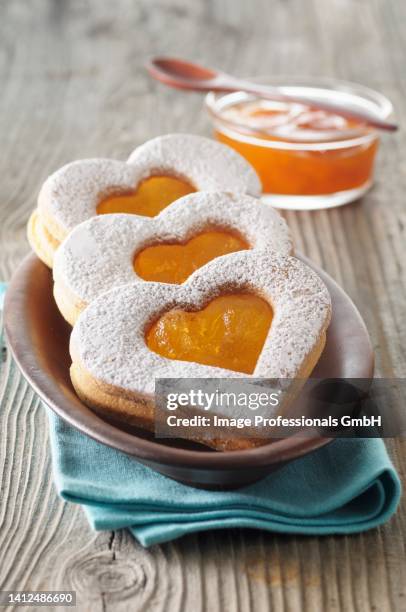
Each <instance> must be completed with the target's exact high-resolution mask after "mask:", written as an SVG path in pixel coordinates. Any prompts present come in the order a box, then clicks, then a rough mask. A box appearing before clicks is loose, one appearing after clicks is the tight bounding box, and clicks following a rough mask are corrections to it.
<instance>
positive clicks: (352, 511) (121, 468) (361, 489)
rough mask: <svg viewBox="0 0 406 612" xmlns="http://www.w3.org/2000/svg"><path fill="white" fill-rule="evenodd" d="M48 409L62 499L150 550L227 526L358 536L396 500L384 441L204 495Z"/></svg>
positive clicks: (346, 445)
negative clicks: (125, 532) (125, 529)
mask: <svg viewBox="0 0 406 612" xmlns="http://www.w3.org/2000/svg"><path fill="white" fill-rule="evenodd" d="M46 410H47V413H48V418H49V427H50V441H51V450H52V459H53V471H54V479H55V483H56V487H57V489H58V492H59V494H60V495H61V496H62V497H63V498H64V499H66V500H68V501H71V502H75V503H79V504H81V505H83V507H84V509H85V512H86V514H87V517H88V519H89V522H90V524H91V525H92V527H93V528H94V529H98V530H99V529H100V530H102V529H109V530H110V529H118V528H123V527H128V528H129V529H130V530H131V531H132V533H133V534H134V536H135V537H136V538H137V539H138V540H139V541H140V542H141V544H143V545H144V546H149V545H152V544H155V543H159V542H165V541H168V540H173V539H175V538H178V537H180V536H182V535H184V534H186V533H192V532H196V531H203V530H208V529H220V528H226V527H252V528H256V529H266V530H269V531H275V532H280V533H299V534H308V535H322V534H333V533H355V532H359V531H364V530H366V529H371V528H372V527H376V526H377V525H380V524H382V523H384V522H385V521H387V520H388V519H389V517H390V516H391V515H392V514H393V513H394V512H395V510H396V507H397V504H398V502H399V499H400V494H401V486H400V482H399V478H398V475H397V473H396V471H395V469H394V467H393V465H392V463H391V461H390V459H389V457H388V455H387V452H386V448H385V445H384V443H383V442H382V440H379V439H372V438H369V439H345V440H344V439H343V440H335V441H334V442H332V443H331V444H329V445H327V446H326V447H324V448H322V449H319V450H318V451H315V452H313V453H311V454H309V455H307V456H306V457H303V458H301V459H299V460H297V461H294V462H292V463H289V464H288V465H286V466H284V467H283V468H281V469H280V470H279V471H277V472H275V473H273V474H270V475H269V476H268V477H267V478H265V479H263V480H261V481H260V482H257V483H255V484H253V485H250V486H247V487H244V488H243V489H239V490H236V491H224V492H220V491H205V490H201V489H194V488H192V487H188V486H186V485H182V484H180V483H178V482H175V481H173V480H170V479H169V478H166V477H165V476H162V475H160V474H158V473H156V472H154V471H153V470H151V469H149V468H147V467H145V466H143V465H141V464H140V463H138V462H137V461H136V460H135V459H134V458H132V457H129V456H127V455H125V454H123V453H121V452H119V451H116V450H114V449H111V448H109V447H107V446H104V445H103V444H100V443H99V442H96V441H94V440H92V439H91V438H89V437H87V436H85V435H84V434H82V433H80V432H79V431H77V430H75V429H74V428H73V427H71V426H70V425H68V424H67V423H65V422H64V421H63V420H62V419H60V418H59V417H57V416H56V415H55V414H54V413H52V412H51V411H50V410H49V409H48V408H47V409H46Z"/></svg>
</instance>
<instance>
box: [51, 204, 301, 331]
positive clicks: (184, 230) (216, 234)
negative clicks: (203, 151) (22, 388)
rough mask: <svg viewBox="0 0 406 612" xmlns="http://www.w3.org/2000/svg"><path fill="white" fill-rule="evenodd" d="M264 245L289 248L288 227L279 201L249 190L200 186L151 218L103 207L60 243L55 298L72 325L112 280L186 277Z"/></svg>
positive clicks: (115, 283) (285, 250)
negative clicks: (267, 201) (221, 259)
mask: <svg viewBox="0 0 406 612" xmlns="http://www.w3.org/2000/svg"><path fill="white" fill-rule="evenodd" d="M159 246H160V247H161V248H157V247H159ZM265 248H269V249H273V250H275V251H278V252H280V253H282V254H283V255H288V254H290V253H291V251H292V241H291V237H290V232H289V228H288V226H287V224H286V222H285V221H284V219H283V218H282V217H281V216H280V215H279V214H278V213H277V212H276V211H275V210H274V209H273V208H271V207H270V206H268V205H267V204H264V203H262V202H260V201H258V200H257V199H255V198H252V197H250V196H247V195H234V194H230V193H226V192H198V193H194V194H191V195H188V196H185V197H184V198H181V199H180V200H177V201H176V202H174V203H173V204H171V205H170V206H168V207H167V208H166V209H165V210H164V211H163V212H162V213H161V214H160V215H159V216H158V217H155V218H153V219H150V218H147V217H138V216H135V215H101V216H98V217H93V218H92V219H89V220H88V221H85V222H84V223H82V224H80V225H79V226H77V227H76V228H75V229H74V230H73V231H72V232H71V233H70V234H69V236H68V237H67V238H66V240H65V241H64V242H63V243H62V244H61V246H60V248H59V249H58V251H57V253H56V256H55V261H54V272H53V273H54V281H55V286H54V295H55V300H56V302H57V304H58V307H59V309H60V311H61V313H62V315H63V316H64V317H65V319H66V320H67V321H68V322H69V323H71V325H73V324H74V323H75V321H76V319H77V317H78V316H79V314H80V312H81V311H82V310H84V308H85V307H86V306H87V305H88V304H89V303H90V302H92V301H93V300H94V299H95V298H96V297H98V296H99V295H100V294H101V293H103V292H105V291H108V290H109V289H111V288H112V287H117V286H120V285H123V284H126V283H131V282H133V281H136V280H142V279H144V280H158V281H165V282H182V281H184V280H185V278H186V277H187V276H189V275H190V274H191V273H192V272H193V271H194V270H195V269H197V268H198V267H200V266H201V265H203V264H205V263H207V262H208V261H210V260H211V259H213V258H215V257H217V256H219V255H224V254H227V253H230V252H233V251H238V250H242V249H255V250H257V249H265ZM178 279H179V280H178Z"/></svg>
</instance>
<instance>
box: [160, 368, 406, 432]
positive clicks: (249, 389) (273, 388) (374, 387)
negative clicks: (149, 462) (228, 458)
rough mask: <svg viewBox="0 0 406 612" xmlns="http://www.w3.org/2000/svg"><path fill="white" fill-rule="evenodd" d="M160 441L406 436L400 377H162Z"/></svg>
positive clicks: (403, 389)
mask: <svg viewBox="0 0 406 612" xmlns="http://www.w3.org/2000/svg"><path fill="white" fill-rule="evenodd" d="M155 394H156V411H155V412H156V415H155V435H156V437H161V438H162V437H163V438H165V437H171V438H172V437H182V438H190V439H196V438H200V439H202V440H208V439H228V438H230V437H231V436H232V437H233V438H261V439H266V438H270V439H271V438H284V437H289V436H292V435H296V436H298V435H300V436H306V437H307V436H320V435H325V436H327V437H394V436H400V435H403V434H404V432H405V431H406V416H405V411H404V408H403V406H405V395H406V381H405V380H400V379H375V380H373V381H370V380H367V379H325V380H320V379H308V380H306V381H302V380H288V379H283V380H282V379H280V380H266V379H248V378H241V379H219V378H216V379H210V378H205V379H186V378H183V379H158V380H156V384H155Z"/></svg>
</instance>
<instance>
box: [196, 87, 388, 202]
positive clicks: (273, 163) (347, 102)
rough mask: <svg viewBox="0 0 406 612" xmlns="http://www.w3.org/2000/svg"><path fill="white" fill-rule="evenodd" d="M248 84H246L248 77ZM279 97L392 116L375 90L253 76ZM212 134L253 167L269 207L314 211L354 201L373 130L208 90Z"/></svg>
mask: <svg viewBox="0 0 406 612" xmlns="http://www.w3.org/2000/svg"><path fill="white" fill-rule="evenodd" d="M251 80H252V79H251ZM257 82H258V83H261V84H266V83H268V84H272V85H273V86H277V88H278V89H279V90H280V92H281V93H285V94H289V93H291V94H292V95H297V96H299V97H300V98H301V99H304V100H305V99H306V98H307V97H309V99H310V98H312V99H313V100H314V99H319V100H321V101H322V100H325V101H326V100H327V101H331V102H334V103H335V104H339V105H340V106H344V107H346V108H352V109H354V110H361V109H365V110H368V111H370V112H373V113H375V114H376V115H378V116H379V117H381V118H387V117H388V115H390V113H391V112H392V105H391V103H390V101H389V100H388V99H387V98H385V97H384V96H383V95H381V94H380V93H378V92H376V91H373V90H371V89H368V88H366V87H363V86H361V85H356V84H353V83H346V82H343V81H336V80H332V79H331V80H330V79H318V80H310V79H309V80H304V79H295V80H288V79H284V80H283V81H282V80H280V81H278V82H275V81H272V80H271V79H257ZM206 105H207V108H208V110H209V113H210V115H211V117H212V120H213V123H214V133H215V137H216V138H217V139H218V140H220V141H221V142H223V143H225V144H227V145H229V146H230V147H232V148H233V149H235V150H236V151H238V152H239V153H240V154H241V155H243V156H244V157H245V158H246V159H247V160H248V161H249V162H250V163H251V164H252V166H254V168H255V169H256V171H257V173H258V174H259V177H260V179H261V181H262V186H263V199H264V200H265V201H267V202H268V203H270V204H272V206H275V207H277V208H285V209H291V210H315V209H321V208H331V207H333V206H341V205H343V204H347V203H349V202H352V201H353V200H356V199H358V198H360V197H361V196H362V195H363V194H364V193H365V192H366V191H367V190H368V189H369V188H370V187H371V185H372V181H373V173H374V161H375V156H376V152H377V149H378V143H379V138H378V134H377V132H376V131H375V130H374V129H373V128H370V127H367V126H365V125H364V124H362V123H361V122H357V121H356V120H351V119H346V118H344V117H341V116H338V115H335V114H333V113H331V112H326V111H323V110H319V109H317V108H315V107H312V106H311V105H310V103H309V105H306V104H305V102H303V103H302V102H301V103H300V104H299V103H296V102H275V101H270V100H265V99H263V98H257V97H255V96H253V95H251V94H246V93H243V92H235V93H231V94H230V93H229V94H215V93H213V92H212V93H209V94H208V96H207V97H206Z"/></svg>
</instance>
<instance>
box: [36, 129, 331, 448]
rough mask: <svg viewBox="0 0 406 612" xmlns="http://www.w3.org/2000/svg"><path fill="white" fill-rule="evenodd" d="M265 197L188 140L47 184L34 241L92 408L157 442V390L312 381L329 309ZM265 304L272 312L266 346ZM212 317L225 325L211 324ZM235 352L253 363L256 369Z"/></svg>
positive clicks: (232, 164)
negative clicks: (261, 321) (164, 381)
mask: <svg viewBox="0 0 406 612" xmlns="http://www.w3.org/2000/svg"><path fill="white" fill-rule="evenodd" d="M168 179H169V180H168ZM185 193H186V195H184V194H185ZM179 194H180V195H181V197H178V196H179ZM260 194H261V185H260V181H259V179H258V177H257V175H256V173H255V171H254V170H253V168H252V167H251V166H250V165H249V164H248V162H246V161H245V160H244V159H243V158H242V157H241V156H240V155H238V154H237V153H236V152H235V151H233V150H232V149H230V148H228V147H226V146H225V145H222V144H220V143H218V142H215V141H213V140H209V139H206V138H201V137H197V136H191V135H186V134H173V135H167V136H163V137H159V138H155V139H154V140H151V141H149V142H146V143H145V144H144V145H142V146H140V147H138V148H137V149H136V150H135V151H134V152H133V153H132V154H131V156H130V157H129V159H128V161H127V162H121V161H117V160H112V159H87V160H79V161H75V162H73V163H70V164H67V165H66V166H64V167H63V168H61V169H60V170H58V171H57V172H55V173H54V174H53V175H51V176H50V177H49V178H48V179H47V180H46V182H45V183H44V185H43V187H42V189H41V192H40V195H39V198H38V207H37V209H36V210H35V211H34V213H33V214H32V216H31V219H30V221H29V225H28V236H29V241H30V244H31V246H32V248H33V250H34V251H35V252H36V254H37V255H38V257H40V258H41V259H42V260H43V261H44V263H45V264H47V265H48V266H49V267H53V276H54V297H55V300H56V303H57V305H58V308H59V310H60V312H61V314H62V315H63V317H64V318H65V319H66V320H67V321H68V322H69V323H70V324H71V325H72V326H73V331H72V335H71V343H70V351H71V357H72V367H71V379H72V383H73V385H74V387H75V389H76V392H77V393H78V395H79V396H80V397H81V399H82V400H83V401H84V402H85V403H86V404H87V405H89V406H90V407H92V408H93V409H95V410H96V411H98V412H99V413H102V414H104V415H107V416H110V417H113V418H116V419H119V420H123V421H126V422H127V423H131V424H133V425H137V426H141V427H143V428H146V429H151V430H153V428H154V411H155V397H154V383H155V379H156V378H166V377H169V378H207V377H213V378H226V377H233V378H239V377H244V378H248V377H256V378H262V377H264V378H276V379H280V378H285V379H302V380H304V379H305V378H307V377H308V376H309V375H310V373H311V371H312V370H313V368H314V366H315V364H316V363H317V361H318V359H319V357H320V355H321V352H322V350H323V347H324V344H325V338H326V329H327V327H328V325H329V322H330V316H331V301H330V297H329V294H328V291H327V288H326V287H325V285H324V283H323V282H322V280H321V279H320V278H319V276H318V275H317V274H316V273H315V272H314V271H313V270H312V269H310V268H309V267H308V266H306V265H305V264H304V263H303V262H302V261H301V260H299V259H297V258H295V257H294V256H293V255H292V251H293V247H292V240H291V236H290V231H289V228H288V226H287V224H286V222H285V221H284V219H283V218H282V217H281V216H280V215H279V214H278V213H277V212H276V211H275V210H274V209H272V208H271V207H270V206H269V205H267V204H265V203H263V202H262V201H261V200H260V199H259V196H260ZM174 198H176V199H174ZM116 211H117V212H116ZM120 211H125V212H120ZM106 213H107V214H106ZM155 213H157V214H155ZM241 296H242V297H241ZM229 298H230V299H231V301H229V302H227V299H229ZM219 300H220V301H219ZM255 300H257V301H256V302H255ZM258 301H259V302H260V304H259V308H264V307H265V309H266V308H268V309H269V312H270V313H271V315H270V318H269V323H268V324H267V326H265V327H264V328H263V330H264V331H262V332H261V333H262V334H263V337H262V336H261V338H260V339H259V336H258V334H257V335H255V334H256V332H255V329H256V328H255V317H256V316H257V315H256V311H255V308H256V307H257V306H256V304H257V302H258ZM259 302H258V303H259ZM224 304H226V305H224ZM210 308H211V309H212V310H213V312H214V313H217V314H216V317H217V318H215V319H213V318H212V319H209V318H206V319H205V317H206V315H207V316H208V314H207V313H208V312H209V310H210ZM219 309H220V310H219ZM191 313H193V314H191ZM201 313H203V314H201ZM218 313H219V314H218ZM217 315H218V316H217ZM191 316H192V318H193V322H190V320H189V319H190V317H191ZM258 316H259V315H258ZM261 316H262V315H261ZM179 317H180V318H179ZM182 317H183V318H182ZM188 317H189V319H188ZM199 317H200V318H201V320H200V321H199V320H198V319H199ZM230 317H231V319H232V318H233V317H234V319H233V321H232V323H231V324H230ZM238 317H240V319H239V318H238ZM244 317H245V318H244ZM247 317H248V318H247ZM175 319H176V321H177V323H176V324H177V325H178V327H172V328H171V325H173V323H172V322H173V320H175ZM179 321H181V324H182V326H181V327H179ZM202 321H203V323H204V325H203V323H202ZM230 325H231V327H230ZM196 326H199V327H196ZM210 326H211V327H210ZM214 326H215V327H214ZM194 329H195V330H196V329H199V333H198V334H197V332H196V331H193V330H194ZM231 329H232V330H233V331H232V335H231V336H230V330H231ZM151 330H152V331H151ZM202 330H204V333H202ZM224 330H226V331H227V333H228V336H227V338H225V337H224V334H225V333H226V332H225V331H224ZM253 330H254V331H253ZM152 333H154V334H155V337H154V339H153V340H154V342H155V344H153V343H152V342H150V341H149V340H150V337H151V335H152ZM213 333H215V334H216V336H215V337H216V344H215V345H214V349H213V338H212V336H211V334H213ZM258 333H259V332H258ZM157 334H158V335H157ZM210 342H211V345H210V346H209V343H210ZM196 343H200V345H199V346H197V345H196ZM230 343H231V344H230ZM254 344H255V347H254ZM161 345H162V346H164V349H163V350H161V348H160V347H161ZM157 347H158V348H157ZM255 351H256V352H255ZM223 352H224V354H223ZM226 352H227V355H228V357H229V358H230V354H231V360H230V359H228V360H227V358H226ZM212 353H213V354H214V353H216V355H215V358H214V357H213V358H212V357H211V355H212ZM239 353H241V354H242V356H243V357H244V356H247V355H251V354H252V355H254V357H253V359H254V361H253V363H252V367H250V368H249V369H247V366H245V365H244V366H240V365H239V364H240V363H244V364H245V363H246V360H245V361H244V360H239V358H238V357H239ZM202 355H206V356H207V359H206V358H202V357H201V356H202ZM247 363H248V362H247ZM219 364H220V365H219ZM224 364H231V365H226V366H224ZM205 443H206V444H208V445H210V446H213V447H214V448H217V449H219V450H228V449H234V448H242V447H247V446H248V447H249V446H251V445H256V444H258V441H254V440H252V441H246V440H245V441H241V440H216V439H213V440H207V441H206V442H205Z"/></svg>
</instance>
